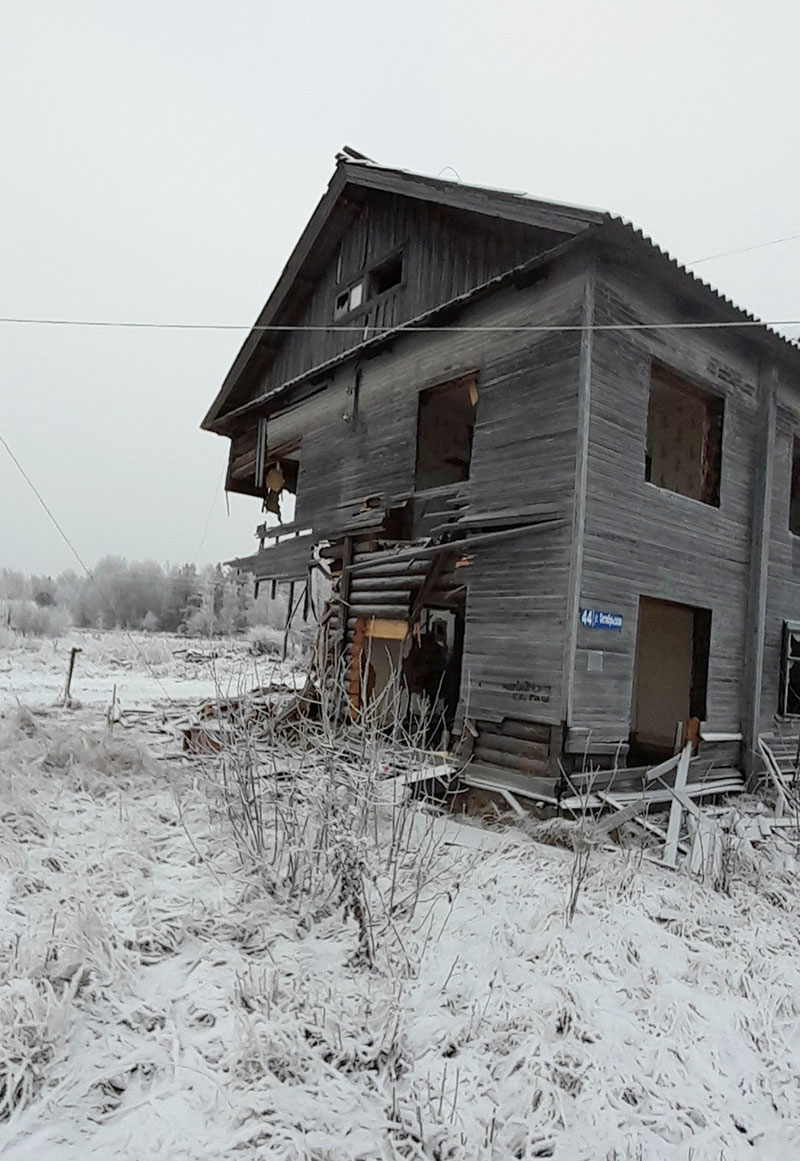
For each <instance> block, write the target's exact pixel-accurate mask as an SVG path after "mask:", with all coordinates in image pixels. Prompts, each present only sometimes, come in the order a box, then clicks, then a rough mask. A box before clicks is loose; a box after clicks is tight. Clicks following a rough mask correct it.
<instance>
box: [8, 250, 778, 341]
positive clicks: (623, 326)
mask: <svg viewBox="0 0 800 1161" xmlns="http://www.w3.org/2000/svg"><path fill="white" fill-rule="evenodd" d="M799 236H800V235H799ZM718 257H721V255H718ZM708 260H709V259H700V261H708ZM0 324H5V325H8V326H48V327H49V326H52V327H104V328H116V329H120V330H162V331H165V330H166V331H247V332H251V331H255V332H258V333H261V334H264V333H278V334H280V333H283V332H292V331H301V332H305V333H313V332H321V333H325V334H336V333H340V334H347V333H350V332H353V333H356V334H361V335H367V334H369V333H370V332H373V333H375V334H389V333H391V332H397V333H401V334H402V333H413V334H417V333H434V334H435V333H439V334H447V333H450V332H453V333H472V334H481V333H484V332H486V333H489V334H498V333H500V334H502V333H509V334H519V333H522V334H525V333H531V334H538V333H545V334H549V333H553V334H562V333H565V332H578V333H581V332H583V331H612V332H617V331H686V330H729V329H735V328H743V327H744V328H747V327H800V319H768V320H761V319H755V318H745V319H741V320H739V321H736V322H732V321H726V322H706V321H703V322H701V321H695V322H685V321H684V322H643V323H561V324H559V323H553V324H547V323H542V324H538V323H531V324H527V323H524V324H520V325H517V326H501V325H497V326H493V325H491V324H489V325H486V324H484V325H482V326H468V325H451V326H435V325H415V324H413V323H409V324H406V323H400V324H398V325H397V326H391V327H381V326H372V325H365V324H363V323H362V324H360V325H358V326H337V325H335V324H330V325H317V326H314V325H310V324H309V325H306V324H302V323H291V324H290V323H284V324H275V323H271V324H268V325H267V324H262V323H254V324H253V325H243V324H241V323H180V322H132V321H129V320H127V319H64V318H16V317H14V318H12V317H5V318H0Z"/></svg>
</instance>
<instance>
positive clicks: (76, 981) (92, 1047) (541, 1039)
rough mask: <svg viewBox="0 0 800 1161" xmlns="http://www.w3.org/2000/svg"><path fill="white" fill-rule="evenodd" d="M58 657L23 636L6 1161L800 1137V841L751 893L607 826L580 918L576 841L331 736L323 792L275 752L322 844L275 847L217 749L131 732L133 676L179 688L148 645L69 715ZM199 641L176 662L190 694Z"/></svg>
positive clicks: (682, 1156) (15, 751)
mask: <svg viewBox="0 0 800 1161" xmlns="http://www.w3.org/2000/svg"><path fill="white" fill-rule="evenodd" d="M180 647H186V642H182V643H181V646H180ZM190 647H191V646H190ZM154 648H155V646H154ZM51 649H52V646H50V645H44V646H42V648H41V650H38V651H37V650H31V651H28V652H27V654H26V657H24V658H23V657H22V656H20V651H19V650H13V651H9V652H2V653H0V668H4V667H5V666H6V664H7V663H10V669H9V670H7V671H6V676H8V678H9V688H11V689H12V690H13V694H12V696H10V697H9V696H6V713H5V717H4V720H3V721H2V722H0V730H2V738H1V739H0V742H1V744H2V763H0V915H2V923H1V924H0V1155H1V1156H2V1157H3V1158H8V1159H9V1161H78V1159H81V1161H83V1159H86V1158H98V1159H101V1161H111V1159H112V1158H113V1159H114V1161H117V1159H120V1161H145V1159H149V1158H158V1159H162V1158H163V1159H170V1161H181V1159H186V1161H189V1159H191V1161H211V1159H214V1161H218V1159H221V1158H232V1157H236V1158H238V1157H241V1158H243V1159H244V1161H256V1159H266V1158H282V1159H285V1161H294V1159H298V1161H300V1159H306V1158H307V1159H309V1161H310V1159H314V1161H350V1159H352V1161H355V1159H363V1161H373V1159H383V1158H385V1159H387V1161H388V1159H389V1158H425V1159H429V1161H445V1159H452V1161H456V1159H459V1161H484V1159H485V1161H489V1159H491V1161H505V1159H506V1158H534V1157H554V1158H557V1159H563V1161H598V1159H601V1161H606V1159H607V1161H612V1159H613V1161H628V1159H642V1161H651V1159H652V1161H659V1159H662V1158H663V1159H670V1161H690V1159H691V1161H720V1159H723V1158H724V1159H725V1161H737V1159H739V1158H742V1159H744V1158H748V1159H752V1158H765V1159H766V1158H769V1159H772V1158H776V1159H777V1158H781V1159H782V1158H793V1157H797V1156H800V1088H799V1087H798V1083H797V1064H798V1048H799V1047H800V1025H799V1024H798V1013H799V1012H800V970H799V968H800V962H799V961H798V948H799V947H800V912H799V909H798V888H797V875H796V864H794V865H791V860H790V861H789V865H787V863H786V860H784V864H783V865H780V866H779V865H778V864H777V863H776V862H775V861H774V860H771V859H770V858H769V857H768V856H767V855H766V854H756V853H755V852H753V851H752V849H750V848H749V847H748V846H747V844H743V845H742V847H741V848H740V849H739V851H738V852H737V855H736V859H735V861H734V863H733V865H732V867H731V886H730V893H728V894H723V893H720V892H718V891H715V890H713V889H712V887H711V886H709V885H705V884H703V883H701V882H698V881H696V880H695V879H692V878H691V877H690V876H689V875H688V874H687V873H685V872H682V871H679V872H678V873H674V872H669V871H667V870H665V869H663V868H660V867H658V866H655V865H653V864H652V863H651V862H649V861H648V859H647V858H645V857H643V854H642V851H641V850H640V849H637V847H636V844H635V843H634V842H631V845H629V846H628V847H627V848H626V849H617V850H596V851H593V853H592V855H591V858H590V861H589V866H588V872H587V875H586V878H585V881H584V882H583V884H582V887H581V890H580V894H579V897H578V900H577V907H576V911H575V916H574V919H573V921H572V923H571V924H569V923H567V921H566V917H565V916H566V910H567V901H568V898H569V895H570V889H571V876H572V872H573V868H574V863H575V860H574V856H573V854H572V853H571V852H569V851H567V850H565V849H562V848H561V847H556V846H550V845H544V844H543V843H541V842H537V841H535V840H534V838H533V837H531V835H530V834H529V833H526V832H525V831H524V830H521V829H517V828H509V829H506V830H503V829H498V828H494V829H488V828H484V827H481V826H479V825H478V824H477V823H475V822H472V823H469V822H460V821H457V820H455V819H453V818H449V817H437V816H434V815H431V814H428V813H426V812H424V811H422V810H420V809H418V808H416V807H412V808H407V807H403V806H401V805H400V804H399V799H398V798H397V795H396V792H395V791H394V790H392V789H386V787H389V788H390V787H391V783H388V782H387V783H379V782H377V781H376V780H375V777H374V774H373V770H372V769H365V770H363V771H359V767H358V764H357V762H356V761H355V760H354V759H353V756H352V755H347V754H345V753H344V752H337V751H336V750H335V748H330V747H329V748H328V750H327V751H326V752H324V753H322V754H321V755H320V756H318V757H317V758H311V759H310V758H308V757H303V756H298V757H297V759H296V764H297V769H298V770H299V771H300V773H299V774H298V782H297V784H298V785H301V786H302V788H303V789H302V793H300V794H299V795H295V793H294V791H293V789H292V787H293V786H294V785H295V783H294V782H290V781H289V780H287V779H285V778H282V774H283V771H284V768H285V767H286V765H287V763H288V764H289V765H291V756H288V757H287V755H286V754H285V753H281V754H280V755H279V756H277V754H276V755H274V756H273V757H274V761H272V762H271V763H270V760H268V761H267V766H266V767H265V771H266V773H265V778H266V780H267V781H268V782H269V785H270V786H271V787H274V788H275V795H276V797H277V798H278V799H279V800H280V810H281V812H282V813H281V814H280V817H281V818H282V819H283V820H284V821H283V822H282V823H281V825H282V826H284V832H283V833H284V835H285V834H290V835H291V836H293V841H294V843H295V845H294V846H292V844H288V845H287V849H286V850H285V851H284V852H283V854H284V855H285V857H286V860H288V861H284V862H282V863H280V860H278V862H279V863H280V866H279V867H278V871H276V866H277V864H276V852H275V849H274V848H271V847H269V846H268V845H267V846H265V847H264V848H263V849H261V851H260V854H259V853H258V852H256V857H255V858H254V859H251V861H250V862H249V863H247V864H243V863H242V861H241V860H240V858H239V857H238V855H237V850H236V844H235V842H234V833H233V831H232V830H231V827H230V824H229V822H228V820H227V818H226V817H225V812H224V810H220V804H221V801H222V800H221V798H220V789H219V787H220V783H219V763H218V760H217V759H216V758H205V759H200V758H188V757H185V756H181V752H180V749H179V746H178V743H177V740H173V738H172V737H171V735H170V734H169V733H166V734H163V735H159V734H156V733H154V732H151V731H149V730H148V729H147V719H146V717H144V716H142V715H135V716H136V717H137V721H141V723H142V724H131V725H127V726H126V724H125V718H124V716H123V720H122V721H121V722H117V723H116V724H115V725H114V728H113V730H112V731H109V729H108V726H107V723H106V718H105V708H106V706H107V705H108V703H109V701H110V694H111V689H112V686H113V684H114V683H115V682H116V684H117V687H118V696H119V697H121V698H122V699H123V706H124V705H125V704H126V700H125V699H127V704H128V705H133V704H134V703H138V704H140V705H141V704H143V703H145V702H146V701H147V699H148V697H149V700H150V703H153V702H163V700H164V691H163V690H161V689H160V688H159V685H158V683H157V682H156V680H155V677H154V675H153V674H151V673H149V672H148V671H147V669H146V668H143V667H142V665H141V660H139V661H138V662H137V661H136V660H134V657H135V652H134V654H133V655H132V656H131V655H128V654H125V653H124V650H123V647H122V646H120V645H119V643H117V644H113V639H109V640H107V641H106V642H105V643H104V642H103V640H102V639H100V640H98V641H97V642H96V645H95V646H91V647H87V648H86V651H85V653H84V654H82V655H81V658H80V667H79V669H78V670H77V672H76V679H75V685H74V691H73V692H74V695H75V697H76V698H77V699H78V700H79V701H80V702H81V705H80V706H79V707H77V708H73V709H64V708H63V707H54V706H53V705H52V704H50V703H51V702H52V700H53V698H52V697H51V696H50V695H51V692H52V691H53V690H54V691H55V693H56V694H57V693H58V691H59V689H60V687H61V685H62V684H63V671H64V669H65V652H66V650H65V648H64V646H63V645H59V648H58V650H56V651H55V652H54V654H53V656H52V657H51V655H50V653H49V652H48V651H49V650H51ZM92 649H94V650H95V652H94V654H92ZM104 650H110V653H109V652H106V653H105V654H104ZM120 650H122V655H123V656H124V657H125V658H126V660H124V661H120V660H119V657H118V656H117V654H118V652H119V651H120ZM12 654H13V655H12ZM111 654H113V655H114V656H113V657H112V656H111ZM226 658H227V660H226V659H223V658H219V659H218V660H217V664H218V666H220V667H221V668H222V669H223V670H224V672H225V674H226V679H227V680H229V681H230V683H231V684H237V683H238V684H242V681H243V677H242V676H241V675H242V672H243V667H247V666H248V665H251V662H250V661H249V660H248V659H247V657H246V654H245V653H244V651H243V650H237V648H236V647H234V646H231V647H230V650H229V656H228V654H227V653H226ZM192 664H195V663H193V662H187V663H185V664H184V662H182V661H180V659H173V658H169V659H167V658H166V655H165V659H164V661H163V663H162V667H163V672H162V673H160V675H159V676H160V679H161V680H162V681H164V683H165V684H166V685H167V688H168V691H169V692H170V696H171V697H173V698H174V697H175V696H176V695H177V692H178V691H183V692H184V693H185V691H186V690H192V691H193V692H194V691H195V684H194V683H195V682H201V681H205V680H206V678H205V677H204V676H198V677H197V678H195V677H192V676H190V672H189V667H190V666H191V665H192ZM137 665H138V666H139V668H137ZM151 665H152V667H153V669H154V670H155V671H156V672H158V669H157V664H156V662H155V660H151ZM237 665H238V667H239V668H238V672H237ZM57 678H58V679H59V680H56V679H57ZM208 680H209V681H210V682H211V690H213V678H211V677H209V678H208ZM53 682H55V684H53ZM148 682H149V685H148ZM91 690H93V691H94V694H92V693H91V692H90V691H91ZM123 690H124V691H125V694H124V696H123V692H122V691H123ZM211 690H206V691H201V692H202V693H203V695H206V694H207V693H210V692H211ZM95 695H96V696H95ZM15 699H18V700H19V701H21V702H23V703H24V702H28V703H29V704H30V703H34V704H35V712H31V711H30V710H28V709H24V708H19V706H18V705H17V702H16V700H15ZM190 709H191V707H187V710H190ZM229 774H230V767H229ZM362 778H363V785H364V786H365V787H366V791H367V793H366V794H365V797H364V799H363V802H364V803H366V806H365V807H364V810H363V811H362V812H361V815H359V817H360V818H361V822H359V819H358V818H356V815H357V814H358V811H357V810H356V807H355V806H354V801H356V800H354V799H352V798H351V797H348V795H349V794H350V791H351V790H352V788H353V787H354V786H358V785H361V782H359V779H362ZM265 784H266V783H265ZM329 801H333V802H335V803H338V804H339V805H338V806H337V810H336V812H334V813H331V814H330V815H328V814H324V809H327V808H326V807H324V804H325V803H328V802H329ZM360 809H361V808H360V807H359V810H360ZM320 810H323V814H324V817H323V816H322V815H320V814H319V811H320ZM304 811H305V812H307V815H304V814H303V812H304ZM315 811H316V812H317V814H316V815H315V813H314V812H315ZM234 814H235V812H234ZM362 815H363V817H362ZM270 817H271V816H270ZM306 817H309V818H312V821H313V820H314V819H316V822H315V823H314V825H312V826H310V827H308V828H307V830H305V831H304V830H303V825H304V823H303V820H304V818H306ZM277 818H278V812H277V811H276V819H277ZM291 818H294V820H295V821H294V822H293V823H292V824H291V826H290V825H289V821H287V820H290V819H291ZM320 818H322V819H323V822H324V826H323V827H321V828H318V829H316V830H315V829H314V826H315V825H316V824H317V823H318V822H319V819H320ZM398 819H399V820H400V824H398ZM277 825H278V823H277V822H275V823H272V822H270V821H269V819H267V820H266V821H265V823H264V827H265V829H264V834H266V835H267V836H269V835H272V836H273V837H274V836H275V833H276V831H275V827H276V826H277ZM292 826H293V827H294V829H291V827H292ZM331 826H334V829H335V828H336V827H338V828H339V829H338V830H335V833H334V839H335V841H332V840H331V838H330V835H328V832H327V831H326V829H325V828H326V827H327V828H328V829H330V827H331ZM270 827H272V829H271V830H270ZM286 827H289V830H288V831H287V830H286V829H285V828H286ZM403 827H407V829H406V830H403V829H402V828H403ZM373 829H374V834H373ZM401 832H402V833H401ZM309 835H310V836H311V838H313V839H314V841H313V842H311V841H310V839H309ZM398 835H399V836H400V837H398ZM326 836H327V837H326ZM240 838H241V834H240ZM290 846H292V849H289V847H290ZM251 847H252V844H251ZM300 856H302V857H300ZM281 857H282V858H283V855H282V856H281ZM292 858H294V862H292V861H291V860H292ZM303 859H305V860H306V861H305V862H303ZM326 860H327V861H326ZM298 867H299V871H298ZM289 868H294V869H293V870H292V871H291V874H290V873H289ZM331 874H333V875H334V877H336V876H337V875H338V878H336V883H337V884H338V886H337V889H336V892H335V893H333V894H329V895H328V896H326V895H325V891H326V889H327V885H328V879H327V878H326V875H331ZM292 876H293V877H292ZM354 876H355V879H354ZM356 880H357V882H356ZM359 899H360V900H362V904H363V903H369V906H370V908H371V909H370V910H369V913H368V914H367V915H366V917H365V914H364V910H363V906H362V908H361V910H359V904H358V900H359ZM390 899H391V900H393V902H392V904H391V906H389V904H388V900H390ZM365 930H366V931H367V933H368V936H367V938H368V940H371V941H372V942H371V951H370V954H365V946H364V932H365Z"/></svg>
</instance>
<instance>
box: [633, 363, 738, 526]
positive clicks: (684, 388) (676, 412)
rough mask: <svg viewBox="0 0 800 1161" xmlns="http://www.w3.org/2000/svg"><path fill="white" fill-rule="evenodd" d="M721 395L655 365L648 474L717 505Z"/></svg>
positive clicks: (674, 489) (660, 484) (658, 482)
mask: <svg viewBox="0 0 800 1161" xmlns="http://www.w3.org/2000/svg"><path fill="white" fill-rule="evenodd" d="M722 413H723V404H722V399H720V398H719V397H718V396H715V395H712V394H711V393H710V392H708V391H703V390H701V389H700V388H699V387H695V386H694V385H693V384H691V383H687V382H685V381H684V380H683V379H680V378H679V377H678V376H677V375H673V374H672V373H671V372H670V371H666V370H664V369H663V368H661V367H653V372H652V376H651V379H650V404H649V408H648V414H647V454H646V459H645V479H647V480H648V481H649V483H651V484H655V485H656V486H657V487H659V488H666V489H667V490H668V491H670V492H678V493H679V494H680V495H681V496H688V497H689V498H690V499H692V500H701V501H702V502H703V503H704V504H713V505H714V506H715V507H719V484H720V452H721V448H722Z"/></svg>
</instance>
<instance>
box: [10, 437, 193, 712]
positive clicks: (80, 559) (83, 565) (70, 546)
mask: <svg viewBox="0 0 800 1161" xmlns="http://www.w3.org/2000/svg"><path fill="white" fill-rule="evenodd" d="M0 443H2V445H3V447H4V448H5V449H6V451H7V452H8V454H9V456H10V458H11V460H12V462H13V464H14V465H15V467H16V468H17V470H18V472H19V473H20V475H21V476H22V478H23V480H24V481H25V483H26V484H27V485H28V487H29V488H30V490H31V491H32V492H33V494H34V496H35V497H36V499H37V500H38V501H39V503H40V504H41V506H42V507H43V508H44V510H45V512H46V513H47V515H48V516H49V518H50V520H51V521H52V523H53V525H54V527H55V528H56V530H57V532H58V534H59V536H60V537H61V539H62V540H63V541H64V543H65V544H66V546H67V548H68V549H69V550H70V552H71V553H72V555H73V556H74V557H75V559H76V560H77V562H78V564H79V565H80V566H81V568H82V569H83V571H84V572H85V573H86V576H87V577H88V579H89V581H90V582H91V583H92V584H93V585H94V587H95V588H96V589H97V591H98V593H99V594H100V596H101V597H102V599H103V601H104V602H105V604H106V605H107V606H108V608H109V609H110V610H111V612H112V613H114V615H115V616H116V610H115V609H114V606H113V605H112V603H111V601H110V600H109V598H108V597H107V596H106V594H105V593H104V592H103V590H102V589H101V587H100V585H99V584H98V583H97V581H96V580H95V578H94V574H93V573H92V572H91V570H90V569H89V568H88V567H87V565H86V563H85V562H84V560H83V557H82V556H81V555H80V553H79V552H78V550H77V548H76V547H75V545H74V544H73V543H72V541H71V540H70V538H69V537H68V536H67V534H66V532H65V531H64V529H63V528H62V527H61V525H60V524H59V522H58V520H57V519H56V517H55V515H54V514H53V512H52V510H51V508H50V507H49V505H48V504H47V501H46V500H45V498H44V497H43V496H42V493H41V492H40V491H39V489H38V488H37V487H36V485H35V484H34V482H33V480H32V479H31V478H30V476H29V475H28V473H27V472H26V471H25V469H24V468H23V466H22V464H21V463H20V462H19V460H18V459H17V457H16V456H15V455H14V452H13V451H12V450H11V448H10V446H9V444H8V441H7V440H6V438H5V436H4V435H3V433H2V432H0ZM122 632H123V633H124V634H125V636H126V637H127V638H128V640H129V641H130V643H131V645H133V648H134V649H135V651H136V653H137V654H138V656H139V659H140V660H141V661H143V662H144V665H145V668H146V669H147V670H148V672H149V674H150V676H151V677H152V678H153V679H154V680H155V681H156V682H157V683H158V685H160V686H161V689H162V691H163V693H164V696H165V697H166V699H167V701H168V702H170V703H171V702H172V698H171V697H170V695H169V692H168V691H167V689H166V687H165V686H164V683H163V682H162V680H161V678H160V677H159V676H158V674H157V673H156V672H155V670H154V669H153V667H152V666H151V664H150V662H149V661H148V660H147V658H146V657H145V655H144V654H143V653H142V651H141V649H140V648H139V646H138V645H137V643H136V641H135V640H134V638H133V637H132V636H131V634H130V632H129V631H128V630H127V629H123V630H122Z"/></svg>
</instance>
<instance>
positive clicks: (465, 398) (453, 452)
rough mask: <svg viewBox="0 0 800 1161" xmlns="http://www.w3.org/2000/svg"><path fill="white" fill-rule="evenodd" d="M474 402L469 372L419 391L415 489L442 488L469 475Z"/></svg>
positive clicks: (473, 385) (475, 394)
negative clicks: (460, 377) (463, 376)
mask: <svg viewBox="0 0 800 1161" xmlns="http://www.w3.org/2000/svg"><path fill="white" fill-rule="evenodd" d="M477 402H478V388H477V386H476V384H475V379H474V378H473V377H472V376H468V377H466V378H464V379H456V380H454V381H453V382H451V383H442V384H440V385H439V386H437V387H429V388H428V389H427V390H425V391H421V392H420V395H419V411H418V417H417V468H416V486H417V489H418V490H421V491H424V490H425V489H427V488H441V487H444V486H446V485H447V484H458V483H461V482H462V481H463V480H468V479H469V468H470V460H471V457H472V437H473V432H474V430H475V412H476V407H477Z"/></svg>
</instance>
